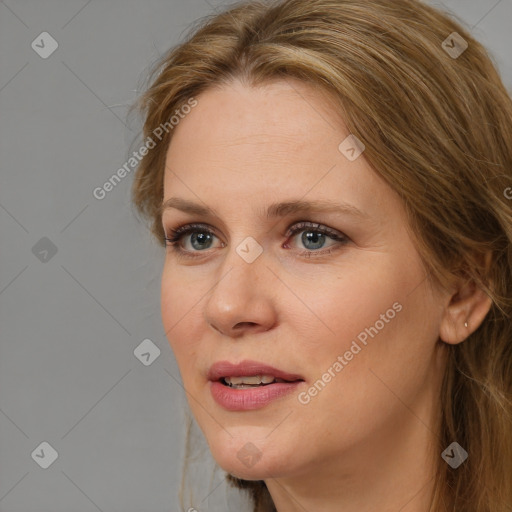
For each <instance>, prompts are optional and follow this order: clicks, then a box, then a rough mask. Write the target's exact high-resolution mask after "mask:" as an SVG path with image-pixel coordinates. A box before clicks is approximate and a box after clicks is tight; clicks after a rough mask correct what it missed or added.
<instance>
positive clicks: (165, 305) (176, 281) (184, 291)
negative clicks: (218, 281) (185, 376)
mask: <svg viewBox="0 0 512 512" xmlns="http://www.w3.org/2000/svg"><path fill="white" fill-rule="evenodd" d="M198 284H199V283H198ZM204 293H205V291H201V290H199V291H198V290H197V289H196V288H195V287H194V286H191V285H190V281H189V280H185V279H183V278H180V275H179V273H177V272H172V271H170V270H169V269H164V272H163V275H162V281H161V301H160V302H161V315H162V324H163V327H164V331H165V334H166V337H167V339H168V341H169V344H170V346H171V348H172V350H173V352H174V355H175V357H176V360H177V362H178V364H179V366H180V368H181V365H182V364H183V365H184V367H188V366H189V365H190V364H191V361H193V360H194V359H195V357H196V353H197V349H198V346H199V344H200V342H201V335H200V334H199V332H195V330H196V329H197V328H198V327H199V326H200V322H198V315H199V314H200V312H201V309H200V308H201V305H202V304H203V303H202V301H201V300H200V299H201V297H202V296H203V295H204Z"/></svg>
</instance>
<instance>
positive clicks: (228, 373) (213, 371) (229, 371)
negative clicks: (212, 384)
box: [208, 360, 304, 381]
mask: <svg viewBox="0 0 512 512" xmlns="http://www.w3.org/2000/svg"><path fill="white" fill-rule="evenodd" d="M253 375H271V376H273V377H275V378H277V379H283V380H287V381H295V380H304V379H303V377H301V376H300V375H297V374H295V373H288V372H284V371H282V370H278V369H277V368H274V367H273V366H269V365H267V364H264V363H260V362H258V361H250V360H244V361H241V362H240V363H237V364H233V363H230V362H229V361H217V362H216V363H214V364H212V366H210V369H209V370H208V380H212V381H218V380H220V379H222V378H224V377H250V376H253Z"/></svg>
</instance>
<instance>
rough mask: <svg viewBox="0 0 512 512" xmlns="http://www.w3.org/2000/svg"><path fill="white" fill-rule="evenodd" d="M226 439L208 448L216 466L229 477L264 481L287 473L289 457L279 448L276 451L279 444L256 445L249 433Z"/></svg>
mask: <svg viewBox="0 0 512 512" xmlns="http://www.w3.org/2000/svg"><path fill="white" fill-rule="evenodd" d="M226 437H227V438H229V439H224V442H220V441H219V440H217V441H216V442H215V441H214V442H213V443H209V446H210V451H211V453H212V456H213V458H214V459H215V461H216V462H217V464H218V465H219V466H220V467H221V468H222V469H223V470H224V471H226V472H228V473H230V474H231V475H233V476H235V477H237V478H241V479H243V480H264V479H266V478H274V477H280V476H283V473H288V472H289V470H290V458H289V457H288V456H286V455H285V454H284V453H283V450H282V446H281V448H280V449H279V450H277V451H276V449H277V448H278V446H279V444H278V445H275V444H272V443H269V442H268V440H263V439H262V440H261V442H258V440H255V437H254V436H251V435H250V433H247V435H246V436H237V437H233V438H231V437H229V436H228V435H226ZM251 439H252V440H251ZM253 440H254V441H253ZM265 441H266V442H265ZM264 443H265V444H264Z"/></svg>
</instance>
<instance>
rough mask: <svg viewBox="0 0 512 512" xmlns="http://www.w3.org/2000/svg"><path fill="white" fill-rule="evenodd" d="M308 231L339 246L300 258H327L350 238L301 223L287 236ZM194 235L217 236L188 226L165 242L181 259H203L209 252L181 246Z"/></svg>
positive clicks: (200, 227)
mask: <svg viewBox="0 0 512 512" xmlns="http://www.w3.org/2000/svg"><path fill="white" fill-rule="evenodd" d="M307 230H309V231H310V232H312V233H321V234H322V235H327V236H328V237H329V238H331V239H332V240H334V241H336V242H339V245H338V246H336V245H334V246H331V247H330V248H328V249H326V250H324V251H313V250H308V249H306V250H304V251H302V252H300V253H299V256H302V257H305V258H311V257H317V256H327V255H328V254H331V253H332V252H333V251H335V250H337V249H339V248H340V246H343V245H345V244H346V243H348V238H347V237H346V236H343V235H340V234H339V233H338V232H337V231H334V230H332V229H331V228H329V227H327V226H323V225H321V224H317V223H313V222H299V223H298V224H296V225H295V226H294V227H293V228H290V229H289V230H288V232H287V233H286V235H285V236H286V237H287V238H291V237H293V236H295V235H296V234H297V233H300V232H301V231H307ZM193 233H206V234H209V235H214V236H216V235H215V233H214V232H213V231H212V230H211V229H209V227H208V226H207V225H205V224H186V225H183V226H180V227H178V228H176V229H171V230H169V235H166V236H165V237H164V242H165V244H166V246H167V247H169V248H170V249H172V250H173V251H174V252H175V253H176V254H177V255H178V256H180V257H184V258H199V257H202V255H201V253H202V252H207V251H187V250H185V249H182V248H181V247H180V246H179V242H180V240H181V239H182V238H183V237H184V236H186V235H189V234H193ZM313 255H314V256H313Z"/></svg>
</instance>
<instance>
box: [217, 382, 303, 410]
mask: <svg viewBox="0 0 512 512" xmlns="http://www.w3.org/2000/svg"><path fill="white" fill-rule="evenodd" d="M303 382H304V381H296V382H275V383H274V384H267V385H266V386H260V387H257V388H246V389H236V388H232V387H229V386H225V385H224V384H222V383H221V382H218V381H215V382H213V381H210V386H211V387H210V389H211V392H212V396H213V399H214V400H215V401H216V402H217V403H218V404H219V405H220V406H221V407H224V409H227V410H228V411H248V410H252V409H260V408H261V407H265V406H266V405H268V404H269V403H270V402H272V401H273V400H276V399H277V398H280V397H283V396H285V395H288V394H290V393H293V392H294V391H296V389H297V387H298V386H299V385H300V384H302V383H303Z"/></svg>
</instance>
